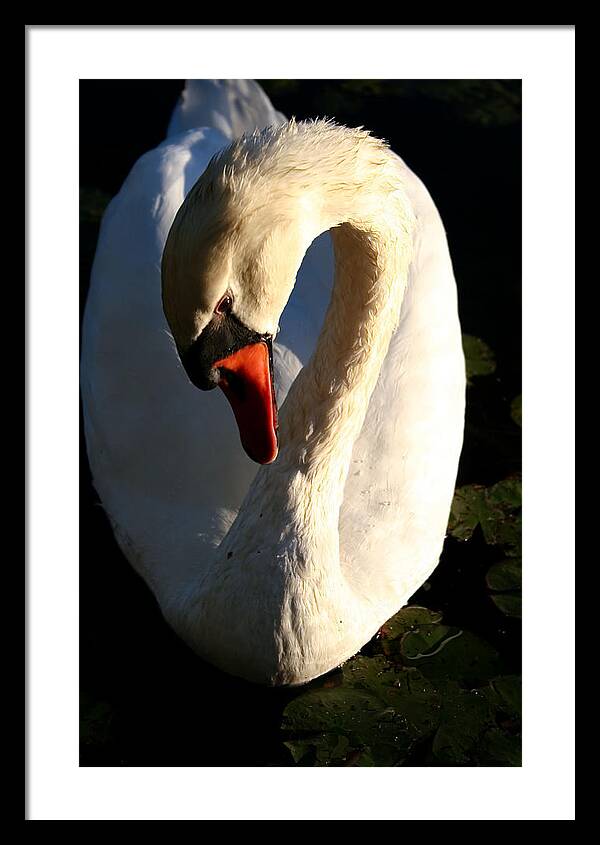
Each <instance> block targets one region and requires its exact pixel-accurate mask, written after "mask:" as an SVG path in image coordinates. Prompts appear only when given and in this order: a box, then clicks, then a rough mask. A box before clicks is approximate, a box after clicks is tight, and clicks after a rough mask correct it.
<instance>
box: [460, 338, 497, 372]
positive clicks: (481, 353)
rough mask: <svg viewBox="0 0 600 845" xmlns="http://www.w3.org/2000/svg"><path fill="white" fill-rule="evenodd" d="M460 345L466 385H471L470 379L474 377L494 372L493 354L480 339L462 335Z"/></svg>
mask: <svg viewBox="0 0 600 845" xmlns="http://www.w3.org/2000/svg"><path fill="white" fill-rule="evenodd" d="M462 345H463V352H464V355H465V368H466V373H467V383H468V384H472V383H473V382H472V381H471V379H473V378H474V377H475V376H489V375H491V373H493V372H494V371H495V369H496V359H495V358H494V353H493V352H492V350H491V349H490V347H489V346H488V345H487V343H484V341H483V340H481V338H478V337H473V335H470V334H464V335H463V336H462Z"/></svg>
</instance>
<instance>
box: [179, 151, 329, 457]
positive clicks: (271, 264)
mask: <svg viewBox="0 0 600 845" xmlns="http://www.w3.org/2000/svg"><path fill="white" fill-rule="evenodd" d="M251 141H252V139H243V140H242V142H236V144H234V145H232V146H231V147H229V148H228V149H227V150H225V151H224V152H223V153H221V154H219V155H218V156H217V157H215V159H213V160H212V161H211V163H210V164H209V166H208V167H207V169H206V170H205V172H204V173H203V175H202V176H201V177H200V179H199V180H198V182H196V184H195V185H194V187H193V188H192V190H191V191H190V193H189V194H188V195H187V197H186V199H185V200H184V202H183V204H182V206H181V208H180V209H179V211H178V213H177V215H176V217H175V220H174V222H173V225H172V227H171V229H170V232H169V235H168V238H167V242H166V245H165V249H164V252H163V259H162V296H163V307H164V311H165V315H166V318H167V321H168V323H169V326H170V329H171V332H172V334H173V338H174V340H175V343H176V346H177V350H178V352H179V356H180V359H181V362H182V364H183V366H184V368H185V371H186V373H187V375H188V377H189V379H190V380H191V381H192V382H193V384H194V385H196V387H198V388H200V389H201V390H211V389H212V388H214V387H217V386H219V387H221V388H222V389H223V391H224V392H225V394H226V396H227V398H228V399H229V401H230V403H231V405H232V408H233V411H234V414H235V417H236V420H237V423H238V427H239V429H240V436H241V440H242V445H243V446H244V448H245V450H246V452H247V453H248V455H249V456H250V457H251V458H252V459H253V460H255V461H257V462H258V463H270V462H271V461H273V460H275V458H276V456H277V449H278V440H277V408H276V405H275V392H274V387H273V367H272V342H273V339H274V337H275V335H276V334H277V330H278V325H279V318H280V316H281V313H282V311H283V309H284V307H285V305H286V303H287V300H288V298H289V296H290V293H291V291H292V288H293V286H294V281H295V278H296V273H297V271H298V268H299V266H300V263H301V261H302V258H303V256H304V253H305V252H306V249H307V248H308V246H309V244H310V242H311V241H312V240H313V238H314V237H315V235H316V234H318V232H316V231H312V228H311V227H308V226H307V223H306V221H307V220H311V215H309V214H303V213H302V212H303V210H305V211H306V208H305V207H304V209H303V204H304V206H305V205H306V198H305V197H304V198H299V199H296V198H295V197H294V196H290V195H289V193H286V190H285V185H281V186H280V190H277V189H276V183H275V184H274V182H273V180H272V179H271V180H270V181H269V185H268V189H266V188H265V183H264V181H263V180H262V179H261V178H259V177H260V176H262V175H264V174H261V173H260V172H259V171H260V168H257V167H256V166H254V167H252V164H253V162H252V161H251V160H250V161H249V154H248V145H249V144H250V143H251ZM244 144H245V145H246V147H244ZM254 164H256V163H254ZM311 222H312V220H311Z"/></svg>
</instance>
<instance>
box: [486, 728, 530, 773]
mask: <svg viewBox="0 0 600 845" xmlns="http://www.w3.org/2000/svg"><path fill="white" fill-rule="evenodd" d="M474 756H475V760H476V761H477V763H479V765H483V766H520V765H521V736H520V735H519V734H515V735H511V734H507V733H504V732H503V731H501V730H500V729H499V728H490V730H487V731H486V732H485V733H484V734H483V736H482V737H481V738H480V739H479V741H478V743H477V747H476V748H475V753H474Z"/></svg>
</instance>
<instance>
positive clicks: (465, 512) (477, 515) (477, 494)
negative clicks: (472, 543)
mask: <svg viewBox="0 0 600 845" xmlns="http://www.w3.org/2000/svg"><path fill="white" fill-rule="evenodd" d="M484 494H485V487H481V486H480V485H478V484H469V485H466V486H465V487H458V488H457V489H456V491H455V493H454V498H453V500H452V507H451V509H450V519H449V522H448V531H449V533H450V534H451V535H452V536H453V537H456V539H457V540H469V539H470V538H471V537H472V536H473V531H474V530H475V529H476V528H477V526H478V525H479V524H480V522H481V521H482V519H485V518H486V511H485V498H484Z"/></svg>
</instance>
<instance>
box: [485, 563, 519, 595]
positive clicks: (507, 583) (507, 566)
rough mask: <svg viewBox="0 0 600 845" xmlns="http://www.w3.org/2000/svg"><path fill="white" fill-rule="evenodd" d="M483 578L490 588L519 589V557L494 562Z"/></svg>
mask: <svg viewBox="0 0 600 845" xmlns="http://www.w3.org/2000/svg"><path fill="white" fill-rule="evenodd" d="M485 580H486V583H487V585H488V587H489V588H490V590H498V591H505V590H520V589H521V559H520V558H507V559H506V560H501V561H500V562H499V563H495V564H494V565H493V566H492V567H490V569H489V570H488V574H487V575H486V577H485Z"/></svg>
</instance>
